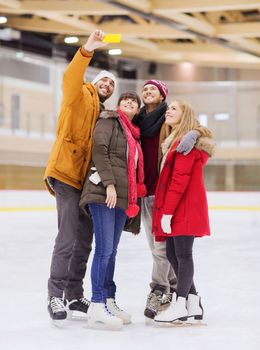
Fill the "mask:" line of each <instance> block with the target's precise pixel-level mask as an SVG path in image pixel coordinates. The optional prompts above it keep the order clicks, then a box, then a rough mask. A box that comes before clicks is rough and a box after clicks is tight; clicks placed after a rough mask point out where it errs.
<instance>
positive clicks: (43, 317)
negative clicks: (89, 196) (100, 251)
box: [0, 191, 260, 350]
mask: <svg viewBox="0 0 260 350" xmlns="http://www.w3.org/2000/svg"><path fill="white" fill-rule="evenodd" d="M208 198H209V204H210V205H211V206H214V205H220V206H225V207H220V208H218V209H216V208H215V209H212V210H210V218H211V231H212V236H211V237H207V238H202V239H197V240H196V242H195V246H194V259H195V283H196V286H197V289H198V291H199V293H200V295H201V296H202V302H203V306H204V309H205V322H206V323H207V326H198V327H194V326H193V327H182V328H176V327H175V328H173V327H170V328H169V327H168V328H161V327H160V328H158V327H155V326H153V325H146V324H145V320H144V317H143V310H144V306H145V300H146V295H147V293H148V291H149V288H148V284H149V281H150V275H151V267H152V261H151V255H150V252H149V250H148V246H147V242H146V238H145V235H144V233H143V232H142V233H141V234H140V235H139V236H133V235H132V234H130V233H126V232H124V233H123V236H122V240H121V242H120V246H119V252H118V259H117V267H116V276H115V279H116V282H117V286H118V294H117V300H118V304H119V305H120V306H121V307H122V308H124V309H125V310H127V311H128V312H130V313H131V314H132V319H133V323H132V324H131V325H127V326H124V328H123V330H122V331H117V332H116V331H100V330H90V329H88V328H86V324H85V322H83V321H70V322H67V325H66V327H65V328H63V329H58V328H56V327H53V326H52V325H51V323H50V320H49V316H48V313H47V309H46V297H47V291H46V288H47V279H48V274H49V265H50V259H51V253H52V247H53V244H54V239H55V235H56V232H57V229H56V212H55V210H54V209H53V210H38V211H37V210H36V211H33V210H28V211H17V210H14V211H10V210H8V211H3V210H2V208H4V207H6V208H7V207H8V208H10V207H27V208H32V209H33V208H38V207H50V206H51V207H54V206H55V202H54V199H53V198H52V197H51V196H50V195H49V194H48V193H47V192H44V191H0V232H1V236H0V237H1V244H0V293H1V295H0V305H1V308H0V349H1V350H9V349H12V350H31V349H33V350H60V349H62V350H69V349H76V350H81V349H84V350H87V349H89V350H96V349H102V350H103V349H104V350H107V349H113V350H119V349H120V350H129V349H131V350H139V349H149V350H151V349H156V350H165V349H173V350H183V349H190V350H197V349H198V350H204V349H205V350H206V349H207V350H215V349H216V350H226V349H228V350H245V349H247V350H255V349H260V324H259V323H258V321H259V320H260V301H259V300H260V215H259V213H260V212H259V208H260V193H259V192H258V193H241V192H240V193H223V192H222V193H216V192H211V193H209V194H208ZM233 205H235V206H241V210H239V208H233V210H228V206H233ZM247 208H248V210H246V209H247ZM43 209H44V208H43ZM231 209H232V208H231ZM250 209H251V210H250ZM92 255H93V254H92ZM90 266H91V261H89V264H88V273H87V276H86V279H85V290H86V297H88V298H90V279H89V271H90Z"/></svg>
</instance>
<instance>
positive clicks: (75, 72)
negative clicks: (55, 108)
mask: <svg viewBox="0 0 260 350" xmlns="http://www.w3.org/2000/svg"><path fill="white" fill-rule="evenodd" d="M92 56H93V52H90V53H86V54H85V55H84V56H83V54H82V53H81V51H80V49H79V50H78V51H77V52H76V54H75V56H74V57H73V59H72V61H71V62H70V64H69V65H68V67H67V68H66V70H65V72H64V75H63V82H62V96H63V100H62V103H63V104H65V105H70V104H72V103H74V102H76V101H78V99H79V98H80V97H81V93H82V85H83V82H84V81H83V78H84V73H85V70H86V68H87V67H88V65H89V62H90V60H91V58H92Z"/></svg>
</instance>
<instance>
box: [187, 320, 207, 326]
mask: <svg viewBox="0 0 260 350" xmlns="http://www.w3.org/2000/svg"><path fill="white" fill-rule="evenodd" d="M186 323H187V324H188V325H189V326H207V325H208V324H207V323H205V322H203V321H201V320H195V321H187V322H186Z"/></svg>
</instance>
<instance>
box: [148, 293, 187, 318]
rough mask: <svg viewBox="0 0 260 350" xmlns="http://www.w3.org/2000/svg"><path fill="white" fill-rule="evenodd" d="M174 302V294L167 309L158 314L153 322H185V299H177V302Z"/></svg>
mask: <svg viewBox="0 0 260 350" xmlns="http://www.w3.org/2000/svg"><path fill="white" fill-rule="evenodd" d="M174 294H175V293H174ZM175 300H176V294H175V295H174V297H173V300H172V302H171V305H170V306H169V307H168V309H166V310H164V311H162V312H160V313H159V314H158V315H157V316H155V318H154V321H155V322H175V321H176V322H179V321H187V318H188V317H187V316H188V311H187V309H186V298H183V297H178V298H177V300H176V301H175Z"/></svg>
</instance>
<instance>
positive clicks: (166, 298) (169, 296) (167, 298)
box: [161, 293, 172, 304]
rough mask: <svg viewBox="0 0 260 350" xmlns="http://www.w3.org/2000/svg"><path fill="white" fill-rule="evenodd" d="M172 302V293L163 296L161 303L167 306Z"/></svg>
mask: <svg viewBox="0 0 260 350" xmlns="http://www.w3.org/2000/svg"><path fill="white" fill-rule="evenodd" d="M171 301H172V293H166V294H163V296H162V300H161V303H162V304H168V303H170V302H171Z"/></svg>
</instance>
